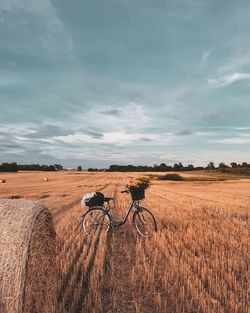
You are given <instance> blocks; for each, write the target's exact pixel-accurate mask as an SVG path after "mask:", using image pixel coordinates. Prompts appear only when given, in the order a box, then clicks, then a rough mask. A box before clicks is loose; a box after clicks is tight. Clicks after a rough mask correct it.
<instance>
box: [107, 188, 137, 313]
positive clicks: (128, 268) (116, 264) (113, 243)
mask: <svg viewBox="0 0 250 313" xmlns="http://www.w3.org/2000/svg"><path fill="white" fill-rule="evenodd" d="M117 189H118V185H117V186H116V187H115V195H117ZM114 204H115V208H116V212H117V210H120V209H121V208H120V206H119V203H118V200H117V197H115V200H114ZM116 212H115V213H116ZM107 238H108V242H107V249H106V255H105V262H104V267H103V275H104V283H103V288H102V292H101V300H102V313H134V312H136V308H135V301H134V294H133V292H132V288H131V281H130V276H131V272H132V270H133V267H134V265H135V263H136V237H135V236H134V233H133V229H132V227H131V223H130V220H128V221H127V223H126V224H125V225H123V226H122V227H121V228H118V229H115V230H112V231H111V232H110V233H109V234H108V237H107Z"/></svg>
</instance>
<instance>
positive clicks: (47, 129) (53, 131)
mask: <svg viewBox="0 0 250 313" xmlns="http://www.w3.org/2000/svg"><path fill="white" fill-rule="evenodd" d="M30 130H31V131H33V132H32V133H29V134H26V135H25V137H26V138H34V139H36V138H50V137H55V136H66V135H72V134H73V133H74V130H68V129H63V128H61V127H58V126H55V125H50V124H48V125H44V126H42V127H40V128H39V127H38V128H30Z"/></svg>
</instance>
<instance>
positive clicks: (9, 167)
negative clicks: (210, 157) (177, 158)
mask: <svg viewBox="0 0 250 313" xmlns="http://www.w3.org/2000/svg"><path fill="white" fill-rule="evenodd" d="M239 169H241V170H242V171H245V170H248V171H250V164H248V163H247V162H242V163H236V162H231V163H230V165H227V164H226V163H224V162H221V163H219V165H218V166H217V167H216V166H215V164H214V163H213V162H210V163H209V164H207V166H194V165H193V164H188V165H187V166H184V165H183V164H182V163H176V164H174V165H173V166H171V165H167V164H165V163H161V164H160V165H157V164H155V165H153V166H148V165H110V166H109V168H102V169H98V168H88V171H89V172H98V171H102V172H171V171H174V172H176V171H197V170H218V171H231V172H237V171H239ZM61 170H64V168H63V166H62V165H60V164H53V165H44V164H43V165H40V164H17V163H16V162H12V163H2V164H1V165H0V172H18V171H61ZM76 170H77V171H82V166H80V165H79V166H77V168H76Z"/></svg>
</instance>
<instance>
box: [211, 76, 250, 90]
mask: <svg viewBox="0 0 250 313" xmlns="http://www.w3.org/2000/svg"><path fill="white" fill-rule="evenodd" d="M248 79H250V73H234V74H231V75H225V76H223V77H220V78H216V79H209V80H208V83H209V84H210V85H211V86H212V87H215V88H219V87H224V86H228V85H231V84H233V83H235V82H238V81H241V80H248Z"/></svg>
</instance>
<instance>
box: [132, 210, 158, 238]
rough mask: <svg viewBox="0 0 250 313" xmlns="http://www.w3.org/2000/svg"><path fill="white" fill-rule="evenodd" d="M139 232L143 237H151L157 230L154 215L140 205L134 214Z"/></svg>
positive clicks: (134, 220)
mask: <svg viewBox="0 0 250 313" xmlns="http://www.w3.org/2000/svg"><path fill="white" fill-rule="evenodd" d="M133 222H134V225H135V228H136V230H137V232H138V233H139V234H140V235H141V236H143V237H151V236H152V235H153V234H154V233H155V232H156V231H157V225H156V220H155V218H154V215H153V214H152V213H151V212H150V211H149V210H148V209H146V208H143V207H140V208H139V209H138V210H137V211H135V213H134V215H133Z"/></svg>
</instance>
